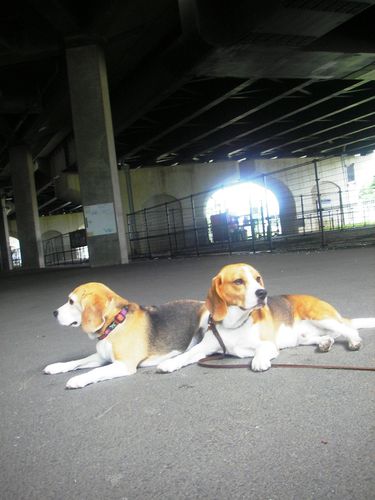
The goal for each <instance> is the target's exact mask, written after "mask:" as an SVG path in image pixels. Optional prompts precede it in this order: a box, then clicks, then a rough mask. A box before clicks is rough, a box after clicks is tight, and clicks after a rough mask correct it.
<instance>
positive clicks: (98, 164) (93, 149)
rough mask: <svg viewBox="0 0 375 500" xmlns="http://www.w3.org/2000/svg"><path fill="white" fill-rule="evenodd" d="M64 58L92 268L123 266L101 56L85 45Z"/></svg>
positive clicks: (121, 224) (124, 247)
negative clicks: (112, 265) (66, 65)
mask: <svg viewBox="0 0 375 500" xmlns="http://www.w3.org/2000/svg"><path fill="white" fill-rule="evenodd" d="M66 57H67V64H68V75H69V86H70V98H71V106H72V114H73V127H74V137H75V145H76V152H77V161H78V171H79V178H80V185H81V196H82V205H83V207H84V213H85V224H86V230H87V241H88V248H89V254H90V264H91V265H92V266H104V265H111V264H123V263H127V262H128V249H127V241H126V235H125V227H124V217H123V211H122V203H121V196H120V188H119V179H118V171H117V161H116V152H115V145H114V138H113V127H112V115H111V107H110V102H109V92H108V81H107V71H106V65H105V60H104V55H103V52H102V50H101V49H100V48H99V47H97V46H96V45H87V46H83V47H73V48H68V49H67V53H66Z"/></svg>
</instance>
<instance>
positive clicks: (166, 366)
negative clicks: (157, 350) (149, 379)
mask: <svg viewBox="0 0 375 500" xmlns="http://www.w3.org/2000/svg"><path fill="white" fill-rule="evenodd" d="M179 368H180V366H178V365H177V364H176V361H175V360H174V359H173V358H171V359H166V360H165V361H163V362H162V363H160V364H159V365H158V366H157V367H156V371H157V372H158V373H171V372H174V371H175V370H178V369H179Z"/></svg>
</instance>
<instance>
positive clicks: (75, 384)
mask: <svg viewBox="0 0 375 500" xmlns="http://www.w3.org/2000/svg"><path fill="white" fill-rule="evenodd" d="M90 383H91V380H89V379H88V378H87V376H86V373H84V374H83V375H76V376H75V377H72V378H70V379H69V380H68V381H67V383H66V388H67V389H81V388H82V387H86V385H89V384H90Z"/></svg>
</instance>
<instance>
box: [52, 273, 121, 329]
mask: <svg viewBox="0 0 375 500" xmlns="http://www.w3.org/2000/svg"><path fill="white" fill-rule="evenodd" d="M126 304H128V302H127V301H126V300H125V299H123V298H122V297H120V296H119V295H117V294H116V293H115V292H113V291H112V290H111V289H110V288H108V287H107V286H105V285H103V284H102V283H85V284H83V285H80V286H78V287H77V288H75V289H74V290H73V291H72V292H71V293H70V294H69V299H68V301H67V302H66V303H65V304H63V305H62V306H61V307H59V308H58V309H56V311H54V312H53V314H54V316H55V317H56V319H57V321H58V322H59V323H60V325H64V326H72V327H78V326H81V327H82V329H83V331H85V332H86V333H87V334H88V335H89V337H90V338H96V336H95V332H98V331H99V330H101V329H102V328H103V327H104V326H105V325H106V323H108V322H109V321H111V320H112V318H113V317H114V316H115V315H116V313H117V312H118V310H119V309H121V308H122V307H123V306H124V305H126Z"/></svg>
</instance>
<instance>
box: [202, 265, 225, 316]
mask: <svg viewBox="0 0 375 500" xmlns="http://www.w3.org/2000/svg"><path fill="white" fill-rule="evenodd" d="M221 285H222V278H221V276H220V275H217V276H215V278H213V280H212V285H211V288H210V289H209V291H208V295H207V299H206V307H207V309H208V310H209V311H210V313H211V315H212V318H213V320H214V321H222V320H223V319H224V318H225V316H226V315H227V312H228V308H227V303H226V302H225V300H224V299H223V296H222V293H221Z"/></svg>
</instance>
